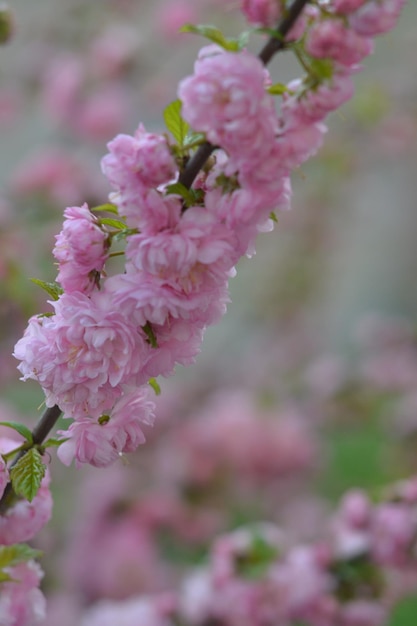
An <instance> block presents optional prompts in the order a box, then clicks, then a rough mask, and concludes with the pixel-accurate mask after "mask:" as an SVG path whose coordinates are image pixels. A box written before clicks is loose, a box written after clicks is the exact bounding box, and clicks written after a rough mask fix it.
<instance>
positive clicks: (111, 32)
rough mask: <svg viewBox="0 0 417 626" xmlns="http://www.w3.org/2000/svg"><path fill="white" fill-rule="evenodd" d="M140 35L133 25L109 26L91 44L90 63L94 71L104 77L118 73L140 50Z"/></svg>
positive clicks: (118, 24) (117, 24)
mask: <svg viewBox="0 0 417 626" xmlns="http://www.w3.org/2000/svg"><path fill="white" fill-rule="evenodd" d="M140 37H141V35H140V32H138V29H137V28H135V27H134V26H133V25H132V26H130V25H129V24H127V23H126V24H122V23H116V24H114V25H111V26H109V28H107V29H106V30H105V31H104V32H103V33H102V34H101V35H99V36H98V37H97V38H96V39H94V40H93V42H92V44H91V48H90V64H91V66H92V68H93V71H94V73H96V74H98V75H99V76H103V77H105V78H107V77H114V76H117V75H119V74H120V73H121V72H122V71H123V70H124V69H126V67H127V65H128V64H129V63H130V62H131V61H132V60H133V59H134V58H135V57H136V56H137V54H138V52H139V51H140V48H141V45H142V44H141V39H140Z"/></svg>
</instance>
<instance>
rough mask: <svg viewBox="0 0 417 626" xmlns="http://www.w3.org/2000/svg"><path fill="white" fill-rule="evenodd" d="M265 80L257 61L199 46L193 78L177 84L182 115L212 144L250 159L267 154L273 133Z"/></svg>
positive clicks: (272, 105) (246, 53) (243, 55)
mask: <svg viewBox="0 0 417 626" xmlns="http://www.w3.org/2000/svg"><path fill="white" fill-rule="evenodd" d="M265 78H266V74H265V68H264V67H263V65H262V63H261V62H260V60H259V59H258V58H257V57H255V56H253V55H251V54H250V53H248V52H240V53H232V52H225V51H224V50H221V49H220V48H218V47H215V46H208V47H207V48H203V50H202V51H201V52H200V56H199V58H198V60H197V62H196V64H195V74H194V75H193V76H189V77H188V78H185V79H183V80H182V81H181V82H180V84H179V89H178V95H179V98H180V99H181V101H182V103H183V116H184V118H185V119H186V120H187V122H188V123H189V124H190V125H191V126H192V128H193V129H194V130H197V131H200V132H205V133H206V134H207V138H208V140H209V141H211V142H212V143H214V144H216V145H220V146H221V147H223V148H224V149H225V150H227V151H228V152H230V153H231V154H234V155H235V156H236V155H239V154H241V153H242V151H243V152H244V154H245V155H246V158H249V159H251V160H253V161H255V159H259V158H260V157H261V156H262V155H263V154H265V152H267V151H268V147H269V145H270V143H271V141H272V139H273V135H274V131H275V129H276V117H275V110H274V103H273V99H272V97H271V96H270V95H269V94H267V93H266V92H265Z"/></svg>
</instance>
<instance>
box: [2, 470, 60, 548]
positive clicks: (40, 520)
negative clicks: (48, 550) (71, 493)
mask: <svg viewBox="0 0 417 626" xmlns="http://www.w3.org/2000/svg"><path fill="white" fill-rule="evenodd" d="M49 482H50V478H49V474H48V475H47V476H45V478H44V479H43V480H42V483H41V486H40V489H39V491H38V493H37V494H36V496H35V497H34V498H33V500H32V502H28V501H27V500H18V501H17V502H16V503H15V504H13V506H11V507H9V508H8V509H7V511H6V512H5V513H3V514H2V515H0V545H1V544H3V545H7V546H8V545H12V544H14V543H21V542H25V541H29V539H32V538H33V537H34V536H35V535H37V534H38V532H39V531H40V530H41V529H42V528H43V527H44V526H45V524H47V523H48V522H49V520H50V518H51V515H52V504H53V503H52V496H51V492H50V489H49Z"/></svg>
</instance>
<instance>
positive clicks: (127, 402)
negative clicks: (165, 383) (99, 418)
mask: <svg viewBox="0 0 417 626" xmlns="http://www.w3.org/2000/svg"><path fill="white" fill-rule="evenodd" d="M149 395H150V391H149V389H147V388H146V387H140V388H139V389H132V390H130V391H125V393H124V394H123V396H122V397H121V398H120V399H119V400H118V401H117V402H116V404H115V405H114V407H113V409H112V412H111V417H110V422H109V423H110V424H111V426H112V428H113V429H114V430H115V431H116V433H117V435H116V437H117V443H118V446H119V447H120V450H121V452H134V451H135V450H136V448H137V447H138V446H139V445H140V444H141V443H144V441H145V435H144V434H143V431H142V426H143V424H145V425H146V426H152V425H153V421H154V410H155V404H154V403H153V402H152V401H151V400H150V399H149ZM116 437H115V440H116Z"/></svg>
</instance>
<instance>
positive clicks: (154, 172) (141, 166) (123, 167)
mask: <svg viewBox="0 0 417 626" xmlns="http://www.w3.org/2000/svg"><path fill="white" fill-rule="evenodd" d="M107 147H108V148H109V151H110V153H109V154H106V156H104V157H103V159H102V160H101V167H102V171H103V173H104V175H105V176H106V178H107V179H108V180H109V182H110V184H111V185H112V186H113V187H114V188H116V189H118V190H120V191H122V192H124V191H125V190H126V189H138V190H143V189H144V188H148V187H157V186H158V185H161V184H163V183H167V182H168V181H170V180H171V179H172V178H173V177H174V176H175V172H176V165H175V161H174V159H173V157H172V155H171V153H170V151H169V148H168V144H167V140H166V138H165V137H164V136H163V135H157V134H154V133H147V132H146V130H145V128H144V126H143V125H142V124H140V125H139V127H138V129H137V130H136V131H135V133H134V135H133V136H131V135H117V137H115V138H114V139H113V140H112V141H110V143H108V144H107Z"/></svg>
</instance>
